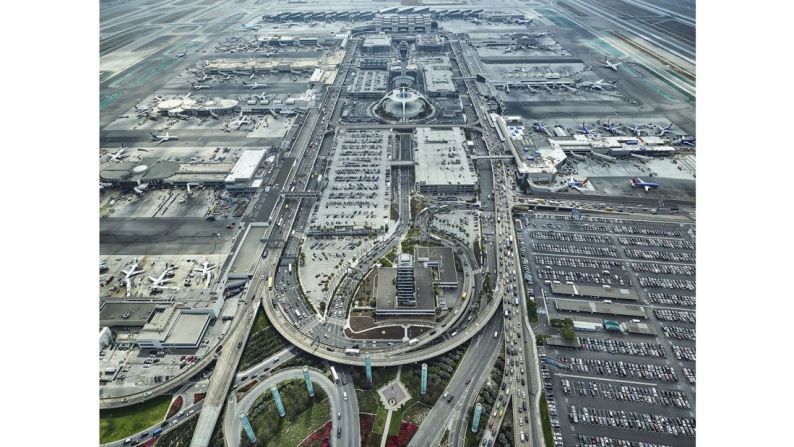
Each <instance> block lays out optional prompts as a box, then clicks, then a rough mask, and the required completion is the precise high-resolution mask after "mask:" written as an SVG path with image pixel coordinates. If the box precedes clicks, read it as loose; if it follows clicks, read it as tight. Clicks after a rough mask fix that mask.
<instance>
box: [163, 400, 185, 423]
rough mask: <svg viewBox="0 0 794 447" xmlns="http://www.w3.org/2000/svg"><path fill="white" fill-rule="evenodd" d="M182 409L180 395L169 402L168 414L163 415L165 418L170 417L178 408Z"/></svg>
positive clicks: (177, 411)
mask: <svg viewBox="0 0 794 447" xmlns="http://www.w3.org/2000/svg"><path fill="white" fill-rule="evenodd" d="M181 409H182V396H177V397H176V399H174V402H173V403H172V404H171V408H169V409H168V414H167V415H166V416H165V418H166V419H171V417H172V416H173V415H175V414H177V413H179V410H181Z"/></svg>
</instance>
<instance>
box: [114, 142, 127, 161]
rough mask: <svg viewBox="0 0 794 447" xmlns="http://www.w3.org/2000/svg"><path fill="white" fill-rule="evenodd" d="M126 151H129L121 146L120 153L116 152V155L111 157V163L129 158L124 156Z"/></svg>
mask: <svg viewBox="0 0 794 447" xmlns="http://www.w3.org/2000/svg"><path fill="white" fill-rule="evenodd" d="M124 149H127V148H126V147H124V145H123V144H122V145H121V146H119V151H118V152H116V153H115V154H113V155H111V156H110V160H111V161H121V160H123V159H125V158H127V156H126V155H124Z"/></svg>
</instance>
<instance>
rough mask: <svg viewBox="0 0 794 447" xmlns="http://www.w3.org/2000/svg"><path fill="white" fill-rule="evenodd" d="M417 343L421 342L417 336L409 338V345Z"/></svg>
mask: <svg viewBox="0 0 794 447" xmlns="http://www.w3.org/2000/svg"><path fill="white" fill-rule="evenodd" d="M417 343H419V340H417V339H415V338H412V339H410V340H408V346H413V345H415V344H417Z"/></svg>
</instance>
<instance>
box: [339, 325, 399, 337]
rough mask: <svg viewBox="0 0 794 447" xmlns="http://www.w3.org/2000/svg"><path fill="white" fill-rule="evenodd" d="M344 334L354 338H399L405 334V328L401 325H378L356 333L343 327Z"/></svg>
mask: <svg viewBox="0 0 794 447" xmlns="http://www.w3.org/2000/svg"><path fill="white" fill-rule="evenodd" d="M345 335H346V336H348V337H349V338H353V339H356V340H364V339H374V340H401V339H402V338H403V337H404V336H405V330H404V329H403V328H402V326H380V327H376V328H372V329H370V330H367V331H364V332H360V333H358V334H354V333H353V332H352V331H350V330H349V329H345Z"/></svg>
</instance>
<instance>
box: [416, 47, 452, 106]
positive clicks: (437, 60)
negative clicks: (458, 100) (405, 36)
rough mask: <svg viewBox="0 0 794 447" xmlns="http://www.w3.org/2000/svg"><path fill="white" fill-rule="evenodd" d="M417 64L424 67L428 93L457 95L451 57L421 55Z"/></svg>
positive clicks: (432, 94)
mask: <svg viewBox="0 0 794 447" xmlns="http://www.w3.org/2000/svg"><path fill="white" fill-rule="evenodd" d="M417 65H418V66H420V67H422V73H423V74H424V77H425V90H426V91H427V94H428V95H430V96H436V95H439V96H457V90H456V89H455V84H454V83H453V81H452V69H451V68H450V67H451V65H450V61H449V57H447V56H435V57H421V58H418V59H417Z"/></svg>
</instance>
